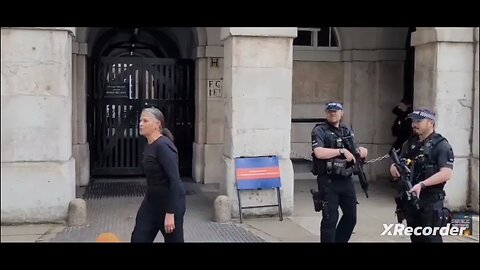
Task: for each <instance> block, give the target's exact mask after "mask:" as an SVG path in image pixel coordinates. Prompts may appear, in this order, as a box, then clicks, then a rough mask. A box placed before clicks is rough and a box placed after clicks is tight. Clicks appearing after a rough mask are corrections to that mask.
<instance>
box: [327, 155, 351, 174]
mask: <svg viewBox="0 0 480 270" xmlns="http://www.w3.org/2000/svg"><path fill="white" fill-rule="evenodd" d="M327 174H332V175H341V176H350V175H352V170H351V169H347V160H346V159H339V158H333V159H329V160H328V161H327Z"/></svg>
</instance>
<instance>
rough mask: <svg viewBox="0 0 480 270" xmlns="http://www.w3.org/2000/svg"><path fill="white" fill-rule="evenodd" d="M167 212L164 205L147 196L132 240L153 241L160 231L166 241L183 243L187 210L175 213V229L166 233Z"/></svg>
mask: <svg viewBox="0 0 480 270" xmlns="http://www.w3.org/2000/svg"><path fill="white" fill-rule="evenodd" d="M165 214H166V211H165V210H163V209H162V207H158V205H156V204H154V203H152V202H150V201H149V200H148V199H147V198H145V199H143V202H142V205H141V206H140V208H139V209H138V212H137V217H136V219H135V228H134V229H133V232H132V237H131V242H132V243H153V241H154V240H155V237H156V236H157V234H158V232H159V231H160V232H161V233H162V235H163V238H164V239H165V243H174V242H177V243H178V242H180V243H183V242H184V239H183V216H184V214H185V212H182V213H175V215H174V219H175V229H174V230H173V232H171V233H166V231H165Z"/></svg>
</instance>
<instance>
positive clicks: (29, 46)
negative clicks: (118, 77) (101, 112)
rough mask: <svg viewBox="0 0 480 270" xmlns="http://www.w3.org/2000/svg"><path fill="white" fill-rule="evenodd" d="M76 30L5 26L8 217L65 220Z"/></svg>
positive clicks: (71, 167)
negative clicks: (73, 54)
mask: <svg viewBox="0 0 480 270" xmlns="http://www.w3.org/2000/svg"><path fill="white" fill-rule="evenodd" d="M74 33H75V29H74V28H67V27H54V28H47V27H43V28H2V30H1V39H2V49H1V54H2V55H1V56H2V59H1V69H2V75H1V80H2V90H1V96H2V98H1V125H2V127H1V129H2V146H1V158H2V160H1V178H2V181H1V189H2V206H1V208H2V214H1V219H2V223H23V222H61V221H65V219H66V217H67V212H68V205H69V202H70V201H71V200H72V199H74V198H75V161H74V159H73V158H72V96H71V95H72V84H71V80H72V66H71V62H72V36H73V35H74Z"/></svg>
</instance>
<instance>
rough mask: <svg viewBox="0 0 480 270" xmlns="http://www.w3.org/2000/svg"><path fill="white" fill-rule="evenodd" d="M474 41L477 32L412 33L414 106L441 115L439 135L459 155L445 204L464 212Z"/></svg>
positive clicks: (423, 30) (435, 30)
mask: <svg viewBox="0 0 480 270" xmlns="http://www.w3.org/2000/svg"><path fill="white" fill-rule="evenodd" d="M473 40H474V31H473V28H467V27H465V28H463V27H462V28H443V27H435V28H417V31H416V32H414V33H413V34H412V46H415V96H414V107H415V108H419V107H429V108H432V109H433V110H434V111H435V112H436V113H437V118H438V121H437V127H436V131H437V132H438V133H440V134H442V135H443V136H445V137H446V138H447V139H448V140H449V142H450V144H451V145H452V147H453V151H454V153H455V164H454V173H453V178H452V179H451V180H450V181H448V182H447V185H446V187H445V189H446V192H447V197H446V199H445V202H446V204H447V206H448V207H450V208H452V209H453V210H462V209H464V208H465V207H466V206H467V203H468V198H469V194H468V192H469V181H470V180H469V178H470V177H469V175H470V172H469V170H470V169H469V159H470V157H471V151H472V150H471V149H472V147H471V137H472V128H473V121H472V116H473V113H472V110H473V108H472V105H473V90H474V85H473V82H474V67H475V66H474V64H475V62H474V58H475V56H474V43H473ZM477 78H478V75H477ZM477 174H478V173H477ZM477 179H478V178H477ZM477 182H478V180H477ZM477 196H478V195H477ZM477 204H478V202H477Z"/></svg>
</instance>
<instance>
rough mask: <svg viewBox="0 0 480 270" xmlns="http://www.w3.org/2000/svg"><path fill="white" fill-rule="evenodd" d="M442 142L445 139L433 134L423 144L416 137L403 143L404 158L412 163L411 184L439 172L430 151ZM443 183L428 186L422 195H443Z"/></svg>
mask: <svg viewBox="0 0 480 270" xmlns="http://www.w3.org/2000/svg"><path fill="white" fill-rule="evenodd" d="M443 140H447V139H445V138H444V137H443V136H442V135H440V134H438V133H433V134H432V135H430V136H429V137H428V138H426V139H425V140H424V141H423V142H421V141H420V140H419V138H418V136H412V137H410V138H409V139H408V141H407V142H406V143H405V145H404V147H408V149H407V150H406V154H405V156H404V157H405V158H409V159H411V160H412V161H413V162H414V168H413V173H414V176H413V183H412V185H415V184H417V183H419V182H421V181H423V180H425V179H428V178H429V177H430V176H432V175H434V174H436V173H437V172H439V171H440V168H439V166H438V164H437V163H436V162H435V158H434V157H432V150H433V149H434V148H435V147H436V146H437V145H438V144H439V143H440V142H442V141H443ZM444 186H445V182H443V183H440V184H437V185H433V186H428V187H426V188H425V189H424V190H423V191H422V193H423V194H428V193H432V194H433V193H443V194H444V192H443V187H444Z"/></svg>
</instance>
